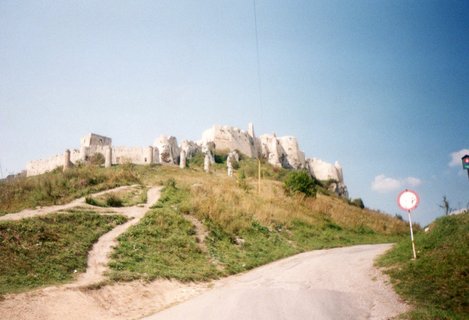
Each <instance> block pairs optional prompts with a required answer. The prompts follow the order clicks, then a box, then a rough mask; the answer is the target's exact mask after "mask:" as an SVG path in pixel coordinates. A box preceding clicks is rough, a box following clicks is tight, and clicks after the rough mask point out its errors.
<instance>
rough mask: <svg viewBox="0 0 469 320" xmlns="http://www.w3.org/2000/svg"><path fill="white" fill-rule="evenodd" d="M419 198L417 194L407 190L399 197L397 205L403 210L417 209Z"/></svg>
mask: <svg viewBox="0 0 469 320" xmlns="http://www.w3.org/2000/svg"><path fill="white" fill-rule="evenodd" d="M419 201H420V199H419V196H418V194H417V192H415V191H412V190H408V189H405V190H404V191H402V192H401V193H399V196H398V197H397V204H399V207H401V209H402V210H405V211H410V210H414V209H415V208H417V206H418V204H419Z"/></svg>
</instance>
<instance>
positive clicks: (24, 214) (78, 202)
mask: <svg viewBox="0 0 469 320" xmlns="http://www.w3.org/2000/svg"><path fill="white" fill-rule="evenodd" d="M129 188H131V186H122V187H117V188H114V189H110V190H105V191H101V192H98V193H95V194H93V196H99V195H101V194H105V193H110V192H117V191H122V190H126V189H129ZM78 206H80V207H82V206H86V207H90V208H94V209H96V207H93V206H89V205H88V204H86V202H85V197H81V198H78V199H75V200H73V201H72V202H70V203H67V204H60V205H55V206H49V207H42V208H39V209H24V210H22V211H20V212H16V213H9V214H6V215H4V216H2V217H0V221H7V220H8V221H14V220H21V219H25V218H32V217H37V216H43V215H46V214H49V213H52V212H57V211H62V210H67V209H71V208H74V207H78Z"/></svg>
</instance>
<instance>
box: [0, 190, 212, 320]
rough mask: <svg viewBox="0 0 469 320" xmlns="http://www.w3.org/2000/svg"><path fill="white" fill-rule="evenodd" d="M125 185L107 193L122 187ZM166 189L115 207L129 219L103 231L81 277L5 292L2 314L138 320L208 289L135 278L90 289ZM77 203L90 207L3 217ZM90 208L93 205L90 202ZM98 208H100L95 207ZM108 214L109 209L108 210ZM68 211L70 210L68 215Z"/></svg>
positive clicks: (19, 317) (30, 215) (195, 285)
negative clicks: (126, 234)
mask: <svg viewBox="0 0 469 320" xmlns="http://www.w3.org/2000/svg"><path fill="white" fill-rule="evenodd" d="M124 188H129V187H120V188H116V189H112V190H108V191H105V192H100V193H98V194H95V195H99V194H102V193H107V192H115V191H120V190H122V189H124ZM160 190H161V187H152V188H150V189H149V190H148V192H147V203H146V204H145V205H140V206H133V207H125V208H113V211H114V212H117V213H120V214H122V215H125V216H127V217H128V218H130V220H129V221H128V222H126V223H125V224H122V225H119V226H117V227H116V228H114V229H113V230H111V231H110V232H108V233H106V234H104V235H103V236H101V237H100V238H99V240H98V241H97V242H96V243H95V244H94V246H93V249H92V250H91V251H90V253H89V255H88V267H87V270H86V272H85V273H84V274H81V275H80V276H79V277H78V279H77V281H75V282H73V283H71V284H67V285H61V286H51V287H47V288H42V289H37V290H33V291H30V292H26V293H21V294H11V295H7V296H5V298H4V300H2V301H0V314H1V315H2V318H4V317H5V319H23V320H24V319H31V320H32V319H44V320H46V319H57V320H59V319H60V320H62V319H77V320H78V319H79V320H84V319H135V318H140V317H142V316H144V315H148V314H151V313H154V312H157V311H159V310H161V309H164V308H166V307H168V306H170V305H172V304H175V303H178V302H181V301H185V300H187V299H189V298H190V297H192V296H194V295H197V294H199V293H200V292H202V291H204V290H207V288H208V284H182V283H179V282H177V281H169V280H157V281H154V282H152V283H144V282H141V281H134V282H130V283H118V284H113V285H108V286H103V287H100V288H95V289H91V288H89V287H88V286H90V285H93V284H99V282H101V281H103V280H104V279H105V277H104V273H105V272H106V270H107V265H108V262H109V255H110V253H111V251H112V249H113V247H114V246H115V245H116V239H117V237H118V236H119V235H120V234H122V233H123V232H125V231H126V230H127V229H128V228H129V227H130V226H132V225H135V224H137V223H138V222H139V221H140V219H141V218H142V217H143V216H144V215H145V213H146V212H147V211H148V210H149V208H150V207H151V206H152V205H153V204H154V203H156V202H157V201H158V199H159V197H160ZM76 206H80V207H83V206H88V205H86V204H85V202H84V198H80V199H77V200H75V201H73V202H71V203H69V204H66V205H60V206H52V207H47V208H41V209H39V210H24V211H22V212H19V213H16V214H10V215H7V216H4V217H2V218H3V219H2V220H19V219H24V218H28V217H34V216H38V215H45V214H47V213H52V212H56V211H60V210H66V209H70V208H73V207H76ZM90 207H91V206H90ZM91 208H93V209H94V210H95V211H100V210H99V208H96V207H91ZM106 211H107V212H109V210H108V209H106ZM65 214H66V213H65Z"/></svg>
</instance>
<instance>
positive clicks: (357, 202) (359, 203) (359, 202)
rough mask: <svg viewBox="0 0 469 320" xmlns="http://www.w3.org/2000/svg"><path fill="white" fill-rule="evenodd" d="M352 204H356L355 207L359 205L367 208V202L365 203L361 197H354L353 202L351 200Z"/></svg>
mask: <svg viewBox="0 0 469 320" xmlns="http://www.w3.org/2000/svg"><path fill="white" fill-rule="evenodd" d="M350 204H351V205H353V206H355V207H359V208H362V209H365V204H364V203H363V200H362V199H361V198H357V199H353V200H352V201H351V202H350Z"/></svg>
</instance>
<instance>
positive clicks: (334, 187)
mask: <svg viewBox="0 0 469 320" xmlns="http://www.w3.org/2000/svg"><path fill="white" fill-rule="evenodd" d="M306 169H307V170H308V171H309V173H310V174H311V175H312V176H313V177H314V178H316V179H317V180H320V181H327V182H328V187H329V190H330V191H332V192H335V193H336V194H338V195H339V196H343V197H346V198H347V197H348V191H347V186H346V185H345V183H344V175H343V171H342V167H341V166H340V164H339V162H338V161H336V162H335V163H334V164H331V163H328V162H325V161H323V160H321V159H317V158H312V159H308V160H307V161H306Z"/></svg>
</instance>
